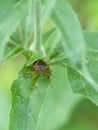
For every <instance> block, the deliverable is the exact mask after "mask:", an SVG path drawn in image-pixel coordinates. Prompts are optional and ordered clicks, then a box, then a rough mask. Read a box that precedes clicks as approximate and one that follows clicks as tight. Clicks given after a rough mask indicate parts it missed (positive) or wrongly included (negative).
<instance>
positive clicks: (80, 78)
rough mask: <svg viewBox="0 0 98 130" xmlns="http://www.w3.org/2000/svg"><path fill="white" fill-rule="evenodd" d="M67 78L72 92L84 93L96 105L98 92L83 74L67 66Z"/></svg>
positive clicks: (97, 103)
mask: <svg viewBox="0 0 98 130" xmlns="http://www.w3.org/2000/svg"><path fill="white" fill-rule="evenodd" d="M67 73H68V79H69V83H70V85H71V88H72V90H73V92H75V93H78V94H82V95H85V96H86V97H87V98H89V99H90V100H91V101H93V102H94V103H95V104H96V105H98V92H96V90H95V89H94V88H93V87H92V86H91V85H90V84H89V83H88V82H87V81H86V79H85V77H84V75H82V74H81V73H80V72H78V71H76V70H74V69H72V68H70V67H68V68H67Z"/></svg>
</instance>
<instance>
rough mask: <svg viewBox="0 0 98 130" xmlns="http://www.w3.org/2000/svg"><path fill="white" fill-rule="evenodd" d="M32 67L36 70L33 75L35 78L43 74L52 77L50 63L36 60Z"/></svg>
mask: <svg viewBox="0 0 98 130" xmlns="http://www.w3.org/2000/svg"><path fill="white" fill-rule="evenodd" d="M31 67H32V68H33V69H34V70H35V74H34V75H33V79H34V78H36V77H38V75H40V74H43V75H45V76H48V77H50V76H51V70H50V68H49V65H47V64H46V63H45V62H44V61H42V60H40V59H39V60H36V61H35V62H34V63H33V64H32V65H31Z"/></svg>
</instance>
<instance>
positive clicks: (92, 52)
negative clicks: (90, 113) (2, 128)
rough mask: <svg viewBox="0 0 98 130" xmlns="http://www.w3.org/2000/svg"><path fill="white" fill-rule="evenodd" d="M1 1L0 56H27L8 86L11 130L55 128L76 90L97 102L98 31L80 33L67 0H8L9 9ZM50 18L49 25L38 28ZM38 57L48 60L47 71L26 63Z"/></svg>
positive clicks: (64, 116) (6, 58) (65, 115)
mask: <svg viewBox="0 0 98 130" xmlns="http://www.w3.org/2000/svg"><path fill="white" fill-rule="evenodd" d="M3 2H4V3H5V1H3ZM3 2H2V5H0V7H1V8H0V11H1V16H0V32H1V35H0V40H1V42H0V59H1V60H2V61H3V62H6V61H9V60H11V59H12V58H14V57H16V56H17V55H20V54H22V55H24V56H25V57H26V60H27V63H26V64H25V65H24V67H23V69H22V70H21V71H20V73H19V76H18V78H17V79H16V80H15V81H13V84H12V87H11V90H12V102H11V105H12V107H11V112H10V121H9V130H42V129H48V130H54V129H56V128H58V127H59V126H60V125H62V124H63V123H64V122H67V121H68V119H69V117H70V111H71V109H72V108H73V107H74V106H75V103H77V102H78V101H79V100H80V99H81V97H80V96H78V95H75V94H74V93H78V94H81V95H85V96H86V97H87V98H89V99H90V100H92V101H93V102H94V103H95V104H96V105H98V84H97V83H98V72H97V70H98V69H97V68H98V67H97V66H98V58H97V53H98V51H97V50H98V45H97V43H98V33H97V32H83V31H82V30H81V25H80V23H79V21H78V18H77V16H76V14H75V12H74V11H73V9H72V8H71V6H70V5H69V4H68V2H67V1H65V0H62V1H59V0H53V1H51V3H50V4H49V1H48V0H42V1H40V0H36V1H35V0H20V1H15V0H14V1H11V0H9V8H8V7H7V4H8V3H6V4H4V3H3ZM4 9H5V14H4ZM41 12H42V14H43V15H42V14H41ZM6 14H7V15H6ZM42 19H43V21H42ZM42 22H43V24H42ZM48 22H50V24H51V28H49V29H47V30H46V31H45V32H44V31H43V32H42V30H44V28H45V26H48ZM38 59H42V60H43V61H45V62H46V64H47V65H49V67H50V69H51V71H52V74H51V75H48V76H47V75H45V74H39V75H38V76H35V78H32V76H34V75H35V73H36V70H34V69H32V68H31V67H30V65H32V64H33V63H34V62H35V61H36V60H38ZM51 65H52V67H51ZM71 89H72V90H71ZM72 91H73V92H74V93H73V92H72ZM44 102H45V103H44ZM43 104H44V105H43ZM65 108H66V109H65ZM53 120H55V123H54V122H53Z"/></svg>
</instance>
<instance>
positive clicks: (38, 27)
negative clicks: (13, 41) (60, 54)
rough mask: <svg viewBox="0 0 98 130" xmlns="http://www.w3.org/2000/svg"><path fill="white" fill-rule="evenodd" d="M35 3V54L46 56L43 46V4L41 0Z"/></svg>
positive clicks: (36, 0) (35, 0)
mask: <svg viewBox="0 0 98 130" xmlns="http://www.w3.org/2000/svg"><path fill="white" fill-rule="evenodd" d="M33 1H34V3H33V4H34V43H33V44H34V46H33V47H34V48H33V51H34V53H38V54H41V55H42V56H46V54H45V50H44V47H43V44H42V23H41V4H40V0H33Z"/></svg>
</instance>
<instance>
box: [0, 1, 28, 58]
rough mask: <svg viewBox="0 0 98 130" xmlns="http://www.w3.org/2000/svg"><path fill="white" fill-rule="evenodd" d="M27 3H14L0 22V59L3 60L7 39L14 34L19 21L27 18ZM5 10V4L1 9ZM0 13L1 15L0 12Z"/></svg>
mask: <svg viewBox="0 0 98 130" xmlns="http://www.w3.org/2000/svg"><path fill="white" fill-rule="evenodd" d="M28 3H29V1H27V0H25V1H24V0H21V1H18V2H14V4H13V6H12V8H10V9H9V11H8V12H6V14H7V15H6V16H5V17H4V18H3V20H1V21H0V59H2V58H3V55H4V50H5V46H6V43H7V40H8V38H9V37H10V35H11V34H12V33H13V32H14V30H15V29H16V27H17V26H18V25H19V24H20V23H21V21H22V20H23V19H24V18H25V17H26V16H27V14H28ZM10 4H11V2H10ZM7 6H8V5H7ZM5 8H6V2H5V4H4V5H3V9H5ZM1 9H2V8H1ZM6 11H7V10H6ZM1 13H3V11H2V10H1ZM1 15H2V14H1Z"/></svg>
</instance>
